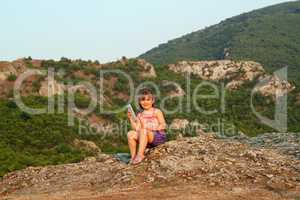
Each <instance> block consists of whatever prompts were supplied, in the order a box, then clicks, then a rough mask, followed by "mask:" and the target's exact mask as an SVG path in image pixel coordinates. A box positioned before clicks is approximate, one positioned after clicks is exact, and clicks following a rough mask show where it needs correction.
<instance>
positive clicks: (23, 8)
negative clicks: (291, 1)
mask: <svg viewBox="0 0 300 200" xmlns="http://www.w3.org/2000/svg"><path fill="white" fill-rule="evenodd" d="M281 2H286V1H280V0H249V1H241V0H227V1H220V0H209V1H200V0H151V1H142V0H127V1H121V0H85V1H83V0H81V1H79V0H48V1H46V0H26V1H22V0H1V2H0V8H1V12H0V26H1V29H0V31H1V37H0V60H13V59H16V58H20V57H25V56H32V57H33V58H40V59H45V58H46V59H48V58H49V59H50V58H51V59H59V58H60V57H62V56H64V57H68V58H72V59H77V58H82V59H92V60H94V59H98V60H99V61H100V62H107V61H111V60H116V59H118V58H120V57H121V56H123V55H124V56H127V57H136V56H138V55H140V54H142V53H144V52H146V51H147V50H149V49H151V48H153V47H155V46H157V45H159V44H160V43H164V42H167V41H168V40H171V39H174V38H176V37H179V36H181V35H184V34H187V33H190V32H192V31H196V30H199V29H202V28H204V27H207V26H210V25H213V24H216V23H218V22H220V21H221V20H224V19H226V18H229V17H232V16H235V15H238V14H241V13H244V12H248V11H251V10H254V9H258V8H262V7H265V6H268V5H273V4H277V3H281Z"/></svg>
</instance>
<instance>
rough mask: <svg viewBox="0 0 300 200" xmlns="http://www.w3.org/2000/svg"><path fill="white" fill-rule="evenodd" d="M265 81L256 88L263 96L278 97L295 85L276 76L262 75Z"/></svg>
mask: <svg viewBox="0 0 300 200" xmlns="http://www.w3.org/2000/svg"><path fill="white" fill-rule="evenodd" d="M264 79H265V80H266V83H265V84H263V85H262V86H259V87H257V88H256V90H257V91H259V92H260V93H261V94H262V95H264V96H271V97H279V96H283V95H285V94H287V93H289V92H291V91H292V90H294V89H295V86H293V85H292V84H290V83H289V82H288V81H286V80H281V79H280V78H278V77H277V76H266V77H264Z"/></svg>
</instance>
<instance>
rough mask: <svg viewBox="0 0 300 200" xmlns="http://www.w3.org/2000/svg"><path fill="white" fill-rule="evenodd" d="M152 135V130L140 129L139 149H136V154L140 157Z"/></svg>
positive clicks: (142, 155)
mask: <svg viewBox="0 0 300 200" xmlns="http://www.w3.org/2000/svg"><path fill="white" fill-rule="evenodd" d="M153 138H154V135H153V132H152V131H148V132H147V130H146V129H141V131H140V135H139V150H138V156H140V157H141V158H142V159H143V158H144V157H145V156H144V153H145V150H146V146H147V144H148V143H151V142H152V141H153Z"/></svg>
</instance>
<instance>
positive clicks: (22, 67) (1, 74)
mask: <svg viewBox="0 0 300 200" xmlns="http://www.w3.org/2000/svg"><path fill="white" fill-rule="evenodd" d="M25 71H26V64H25V62H24V61H23V60H22V59H20V60H15V61H13V62H6V61H0V80H2V81H3V80H7V77H8V76H9V75H11V74H13V75H16V76H18V75H19V74H21V73H23V72H25Z"/></svg>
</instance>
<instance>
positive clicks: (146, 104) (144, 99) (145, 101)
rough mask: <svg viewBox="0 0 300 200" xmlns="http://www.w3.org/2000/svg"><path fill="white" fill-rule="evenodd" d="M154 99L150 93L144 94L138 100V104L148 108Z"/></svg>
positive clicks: (151, 105)
mask: <svg viewBox="0 0 300 200" xmlns="http://www.w3.org/2000/svg"><path fill="white" fill-rule="evenodd" d="M153 103H154V99H153V96H151V95H144V96H142V98H141V100H140V105H141V106H142V107H143V109H144V110H149V109H151V108H152V107H153Z"/></svg>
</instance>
